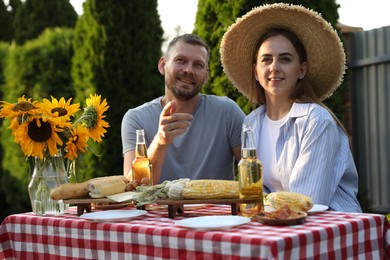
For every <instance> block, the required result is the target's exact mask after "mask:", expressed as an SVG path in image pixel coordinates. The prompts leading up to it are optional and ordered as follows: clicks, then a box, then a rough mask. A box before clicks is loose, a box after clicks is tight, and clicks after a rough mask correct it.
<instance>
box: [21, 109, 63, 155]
mask: <svg viewBox="0 0 390 260" xmlns="http://www.w3.org/2000/svg"><path fill="white" fill-rule="evenodd" d="M60 131H62V130H61V129H59V128H57V126H56V125H55V123H54V122H53V121H51V120H50V119H47V120H46V121H44V120H43V119H42V118H40V117H39V116H31V117H30V118H29V119H28V121H27V122H25V123H23V124H20V125H19V127H18V128H17V129H16V130H15V131H14V135H15V142H16V143H17V144H19V145H20V147H21V149H22V151H23V152H24V154H25V155H26V156H27V157H29V156H38V157H39V158H40V159H43V157H44V156H45V154H44V152H45V151H46V150H48V151H49V154H50V155H51V156H54V155H55V154H56V153H58V149H57V144H58V145H62V144H63V142H62V140H61V138H60V137H59V136H58V134H57V132H60Z"/></svg>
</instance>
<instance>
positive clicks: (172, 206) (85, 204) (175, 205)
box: [64, 198, 241, 218]
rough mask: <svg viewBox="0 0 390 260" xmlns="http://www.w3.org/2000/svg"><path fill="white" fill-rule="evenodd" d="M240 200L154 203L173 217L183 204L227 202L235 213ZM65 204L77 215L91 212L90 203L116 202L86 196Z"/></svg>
mask: <svg viewBox="0 0 390 260" xmlns="http://www.w3.org/2000/svg"><path fill="white" fill-rule="evenodd" d="M240 202H241V200H240V199H202V200H195V199H194V200H172V199H165V200H157V201H156V204H158V205H167V206H168V217H169V218H174V217H175V216H176V213H179V214H183V213H184V207H183V205H184V204H227V205H230V206H231V214H232V215H237V213H238V205H239V203H240ZM64 203H65V204H72V205H76V206H77V215H78V216H80V215H82V214H83V213H84V211H86V212H91V204H92V203H117V202H116V201H114V200H111V199H108V198H98V199H92V198H86V199H68V200H64ZM137 209H143V210H145V206H141V207H137Z"/></svg>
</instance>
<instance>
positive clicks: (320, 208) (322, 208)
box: [307, 204, 329, 213]
mask: <svg viewBox="0 0 390 260" xmlns="http://www.w3.org/2000/svg"><path fill="white" fill-rule="evenodd" d="M328 208H329V207H328V206H326V205H321V204H314V206H313V207H312V208H311V209H310V210H309V211H308V212H307V213H315V212H321V211H325V210H327V209H328Z"/></svg>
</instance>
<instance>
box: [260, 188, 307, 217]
mask: <svg viewBox="0 0 390 260" xmlns="http://www.w3.org/2000/svg"><path fill="white" fill-rule="evenodd" d="M265 205H269V206H271V207H273V208H275V209H280V208H282V207H283V206H284V205H288V206H289V208H290V209H291V210H293V211H295V212H300V211H308V210H310V209H311V208H312V207H313V205H314V204H313V201H312V199H311V198H310V197H309V196H306V195H303V194H300V193H295V192H289V191H279V192H272V193H270V194H268V195H267V197H265Z"/></svg>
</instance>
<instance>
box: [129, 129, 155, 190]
mask: <svg viewBox="0 0 390 260" xmlns="http://www.w3.org/2000/svg"><path fill="white" fill-rule="evenodd" d="M136 133H137V142H136V147H135V158H134V160H133V162H132V182H134V181H136V182H137V184H138V185H153V173H152V163H151V162H150V160H149V158H148V155H147V149H146V143H145V132H144V130H143V129H141V130H136Z"/></svg>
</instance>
